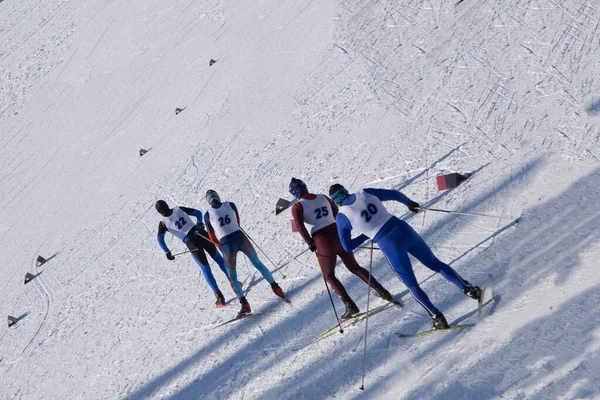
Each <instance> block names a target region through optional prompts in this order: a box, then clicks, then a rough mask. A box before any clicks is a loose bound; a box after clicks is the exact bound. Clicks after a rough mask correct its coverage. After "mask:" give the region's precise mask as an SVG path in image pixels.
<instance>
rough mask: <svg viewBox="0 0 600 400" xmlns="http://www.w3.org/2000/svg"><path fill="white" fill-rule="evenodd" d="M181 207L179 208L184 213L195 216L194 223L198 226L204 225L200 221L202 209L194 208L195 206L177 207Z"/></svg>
mask: <svg viewBox="0 0 600 400" xmlns="http://www.w3.org/2000/svg"><path fill="white" fill-rule="evenodd" d="M179 208H181V210H182V211H183V212H184V213H186V214H187V215H191V216H192V217H196V221H197V222H196V225H198V226H200V227H201V228H202V227H203V226H204V224H203V223H202V211H200V210H196V209H195V208H191V207H179Z"/></svg>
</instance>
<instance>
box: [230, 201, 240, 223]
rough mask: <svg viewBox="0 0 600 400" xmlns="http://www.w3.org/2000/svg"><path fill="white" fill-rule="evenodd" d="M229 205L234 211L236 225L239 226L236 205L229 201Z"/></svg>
mask: <svg viewBox="0 0 600 400" xmlns="http://www.w3.org/2000/svg"><path fill="white" fill-rule="evenodd" d="M229 205H230V206H231V208H232V209H233V211H234V212H235V217H236V218H237V223H238V226H240V213H239V212H238V210H237V207H236V206H235V204H233V203H232V202H229Z"/></svg>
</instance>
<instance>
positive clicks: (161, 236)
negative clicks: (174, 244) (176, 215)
mask: <svg viewBox="0 0 600 400" xmlns="http://www.w3.org/2000/svg"><path fill="white" fill-rule="evenodd" d="M165 233H167V227H166V226H165V224H163V222H162V221H160V222H159V223H158V235H157V238H156V239H157V240H158V245H159V246H160V248H161V249H162V250H163V251H164V252H165V254H166V253H169V252H170V250H169V247H168V246H167V243H166V242H165Z"/></svg>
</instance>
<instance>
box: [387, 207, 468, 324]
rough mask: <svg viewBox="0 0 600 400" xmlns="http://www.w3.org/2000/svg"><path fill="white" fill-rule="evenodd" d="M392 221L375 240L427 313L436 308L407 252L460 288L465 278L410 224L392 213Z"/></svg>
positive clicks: (435, 310)
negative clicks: (440, 256)
mask: <svg viewBox="0 0 600 400" xmlns="http://www.w3.org/2000/svg"><path fill="white" fill-rule="evenodd" d="M391 224H392V226H391V229H390V230H389V231H388V232H387V233H385V234H384V235H383V236H382V237H381V238H377V239H378V240H377V244H378V245H379V247H380V248H381V251H383V254H385V256H386V257H387V259H388V260H389V261H390V264H391V265H392V268H393V269H394V271H395V272H396V274H397V275H398V277H399V278H400V280H402V282H403V283H404V284H405V285H406V287H407V288H408V290H409V291H410V293H411V294H412V295H413V297H414V298H415V300H417V301H418V302H419V304H421V305H422V306H423V307H424V308H425V309H426V310H427V312H428V313H429V315H433V314H435V313H437V312H439V310H438V309H437V307H436V306H434V305H433V303H432V302H431V300H429V297H428V296H427V294H426V293H425V292H424V291H423V289H421V287H420V286H419V283H418V282H417V278H416V277H415V273H414V271H413V268H412V264H411V262H410V258H409V257H408V254H409V253H410V254H411V255H412V256H414V257H415V258H416V259H417V260H419V261H420V262H421V263H422V264H423V265H425V266H426V267H427V268H429V269H430V270H432V271H434V272H438V273H440V274H441V275H442V276H443V277H444V278H446V279H447V280H448V281H450V282H452V283H453V284H455V285H456V286H457V287H458V288H460V289H461V290H462V289H464V288H465V286H466V284H467V282H466V281H465V280H464V279H462V278H461V276H460V275H459V274H458V273H457V272H456V271H455V270H454V269H452V267H450V266H449V265H448V264H445V263H443V262H441V261H440V260H439V259H438V258H437V257H436V256H435V255H434V254H433V252H432V251H431V249H430V248H429V246H428V245H427V243H425V241H424V240H423V238H422V237H421V236H420V235H419V234H418V233H417V232H416V231H415V230H414V229H413V228H412V227H411V226H410V225H409V224H407V223H406V222H404V221H402V220H400V219H398V218H395V217H394V219H393V220H391Z"/></svg>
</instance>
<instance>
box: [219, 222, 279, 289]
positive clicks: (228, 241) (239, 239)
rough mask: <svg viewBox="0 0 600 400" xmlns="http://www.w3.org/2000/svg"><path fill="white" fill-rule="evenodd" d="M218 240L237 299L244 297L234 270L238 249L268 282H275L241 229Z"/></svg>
mask: <svg viewBox="0 0 600 400" xmlns="http://www.w3.org/2000/svg"><path fill="white" fill-rule="evenodd" d="M220 242H221V252H223V257H224V258H225V266H226V267H227V273H228V275H229V281H230V282H231V286H232V287H233V291H234V292H235V295H236V296H237V298H238V299H239V298H242V297H244V291H243V290H242V286H241V285H240V282H239V281H238V277H237V270H236V263H237V253H238V252H240V251H241V252H242V253H244V254H245V255H246V257H248V259H249V260H250V262H251V263H252V265H254V268H256V269H257V270H258V272H260V274H261V275H262V276H263V278H265V280H266V281H267V282H269V284H272V283H273V282H275V279H273V275H271V272H270V271H269V270H268V269H267V267H265V265H264V264H263V263H262V261H260V259H259V258H258V254H256V250H254V246H252V243H250V240H248V238H247V237H246V235H244V233H243V232H242V231H235V232H233V233H231V234H229V235H227V236H225V237H224V238H222V239H221V241H220Z"/></svg>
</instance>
